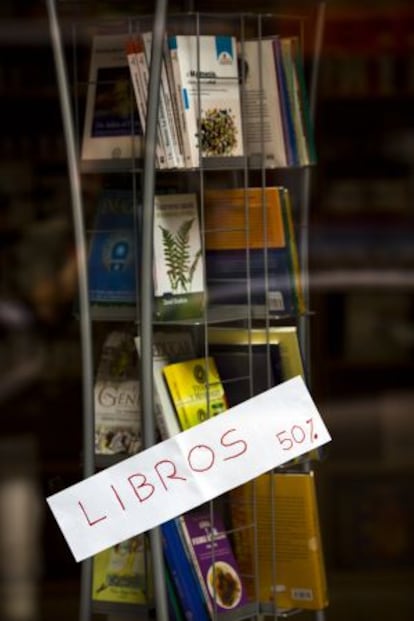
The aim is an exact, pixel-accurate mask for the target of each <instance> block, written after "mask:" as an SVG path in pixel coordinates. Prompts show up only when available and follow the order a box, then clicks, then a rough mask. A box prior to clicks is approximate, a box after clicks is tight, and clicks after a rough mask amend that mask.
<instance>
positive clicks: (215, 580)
mask: <svg viewBox="0 0 414 621" xmlns="http://www.w3.org/2000/svg"><path fill="white" fill-rule="evenodd" d="M179 520H180V524H181V531H182V534H183V536H184V540H185V542H186V545H187V547H188V550H189V554H190V558H191V559H192V562H193V563H194V567H195V570H196V574H197V576H198V579H199V581H200V584H201V588H202V591H203V594H204V598H205V600H206V604H207V608H208V609H209V611H210V615H211V617H212V618H214V614H215V613H218V614H220V613H222V612H228V611H230V610H235V609H237V608H239V607H241V606H243V605H245V604H247V601H248V600H247V596H246V592H245V590H244V586H243V580H242V577H241V575H240V571H239V567H238V565H237V561H236V558H235V556H234V553H233V549H232V546H231V543H230V538H229V536H228V534H227V532H226V529H225V526H224V521H223V517H222V515H221V512H220V511H219V510H218V509H217V508H216V507H215V508H214V511H211V510H210V507H209V506H201V507H197V508H196V509H193V510H192V511H190V512H188V513H185V514H184V515H182V516H180V518H179Z"/></svg>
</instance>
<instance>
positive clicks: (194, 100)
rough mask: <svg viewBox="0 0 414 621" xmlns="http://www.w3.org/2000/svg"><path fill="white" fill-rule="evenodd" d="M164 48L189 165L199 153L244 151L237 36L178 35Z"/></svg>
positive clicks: (236, 153) (213, 154) (195, 163)
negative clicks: (181, 114)
mask: <svg viewBox="0 0 414 621" xmlns="http://www.w3.org/2000/svg"><path fill="white" fill-rule="evenodd" d="M169 49H170V54H171V61H172V66H173V71H174V78H175V82H176V89H177V96H178V98H180V99H182V107H183V110H184V122H185V125H186V132H185V133H186V134H187V135H188V141H189V147H190V152H191V165H192V166H193V167H197V166H199V164H200V155H201V157H228V156H233V157H234V156H240V155H243V133H242V122H241V105H240V87H239V72H238V58H237V48H236V39H235V38H234V37H231V36H225V35H221V36H214V35H200V36H198V37H197V36H195V35H177V36H173V37H170V38H169Z"/></svg>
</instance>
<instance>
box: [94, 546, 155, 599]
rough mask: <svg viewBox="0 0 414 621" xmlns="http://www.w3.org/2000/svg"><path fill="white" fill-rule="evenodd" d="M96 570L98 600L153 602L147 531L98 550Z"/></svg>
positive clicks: (95, 597) (95, 591) (95, 589)
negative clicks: (149, 587) (149, 585)
mask: <svg viewBox="0 0 414 621" xmlns="http://www.w3.org/2000/svg"><path fill="white" fill-rule="evenodd" d="M92 570H93V573H92V600H93V602H94V603H95V602H108V603H112V604H138V605H143V606H145V605H147V604H149V595H150V594H149V593H148V590H147V586H148V575H147V571H148V570H147V550H146V543H145V536H144V535H138V536H136V537H131V538H130V539H126V540H125V541H122V542H121V543H119V544H117V545H115V546H112V547H111V548H107V549H106V550H103V551H102V552H99V553H98V554H96V555H95V556H94V557H93V560H92Z"/></svg>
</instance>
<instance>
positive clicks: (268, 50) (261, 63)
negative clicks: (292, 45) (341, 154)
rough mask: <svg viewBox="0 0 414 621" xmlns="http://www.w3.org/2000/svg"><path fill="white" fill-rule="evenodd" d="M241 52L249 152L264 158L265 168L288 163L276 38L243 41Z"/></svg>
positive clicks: (282, 165)
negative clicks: (275, 50) (274, 40)
mask: <svg viewBox="0 0 414 621" xmlns="http://www.w3.org/2000/svg"><path fill="white" fill-rule="evenodd" d="M239 51H240V56H241V58H242V60H243V69H242V75H241V80H242V89H243V92H244V96H245V108H244V112H245V138H246V149H247V155H249V156H250V157H253V158H257V159H258V161H259V162H261V161H262V160H264V163H265V165H266V167H284V166H287V164H288V159H287V155H286V145H285V138H284V131H283V122H282V113H281V96H280V92H279V84H278V79H277V70H276V62H275V55H274V49H273V40H272V39H260V40H251V41H244V42H243V44H240V46H239Z"/></svg>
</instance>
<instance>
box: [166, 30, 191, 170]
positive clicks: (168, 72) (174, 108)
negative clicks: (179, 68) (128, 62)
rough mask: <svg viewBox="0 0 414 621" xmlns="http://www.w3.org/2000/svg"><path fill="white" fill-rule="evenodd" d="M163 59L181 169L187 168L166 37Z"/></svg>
mask: <svg viewBox="0 0 414 621" xmlns="http://www.w3.org/2000/svg"><path fill="white" fill-rule="evenodd" d="M163 57H164V63H165V71H166V76H167V86H168V92H169V96H170V100H171V106H172V114H173V125H174V127H175V131H176V135H177V143H178V151H179V154H180V163H181V167H183V168H185V167H186V162H185V154H184V141H183V132H182V128H181V122H180V110H179V107H178V101H177V92H176V88H175V82H174V72H173V68H172V62H171V55H170V51H169V49H168V39H167V36H165V37H164V45H163Z"/></svg>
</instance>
